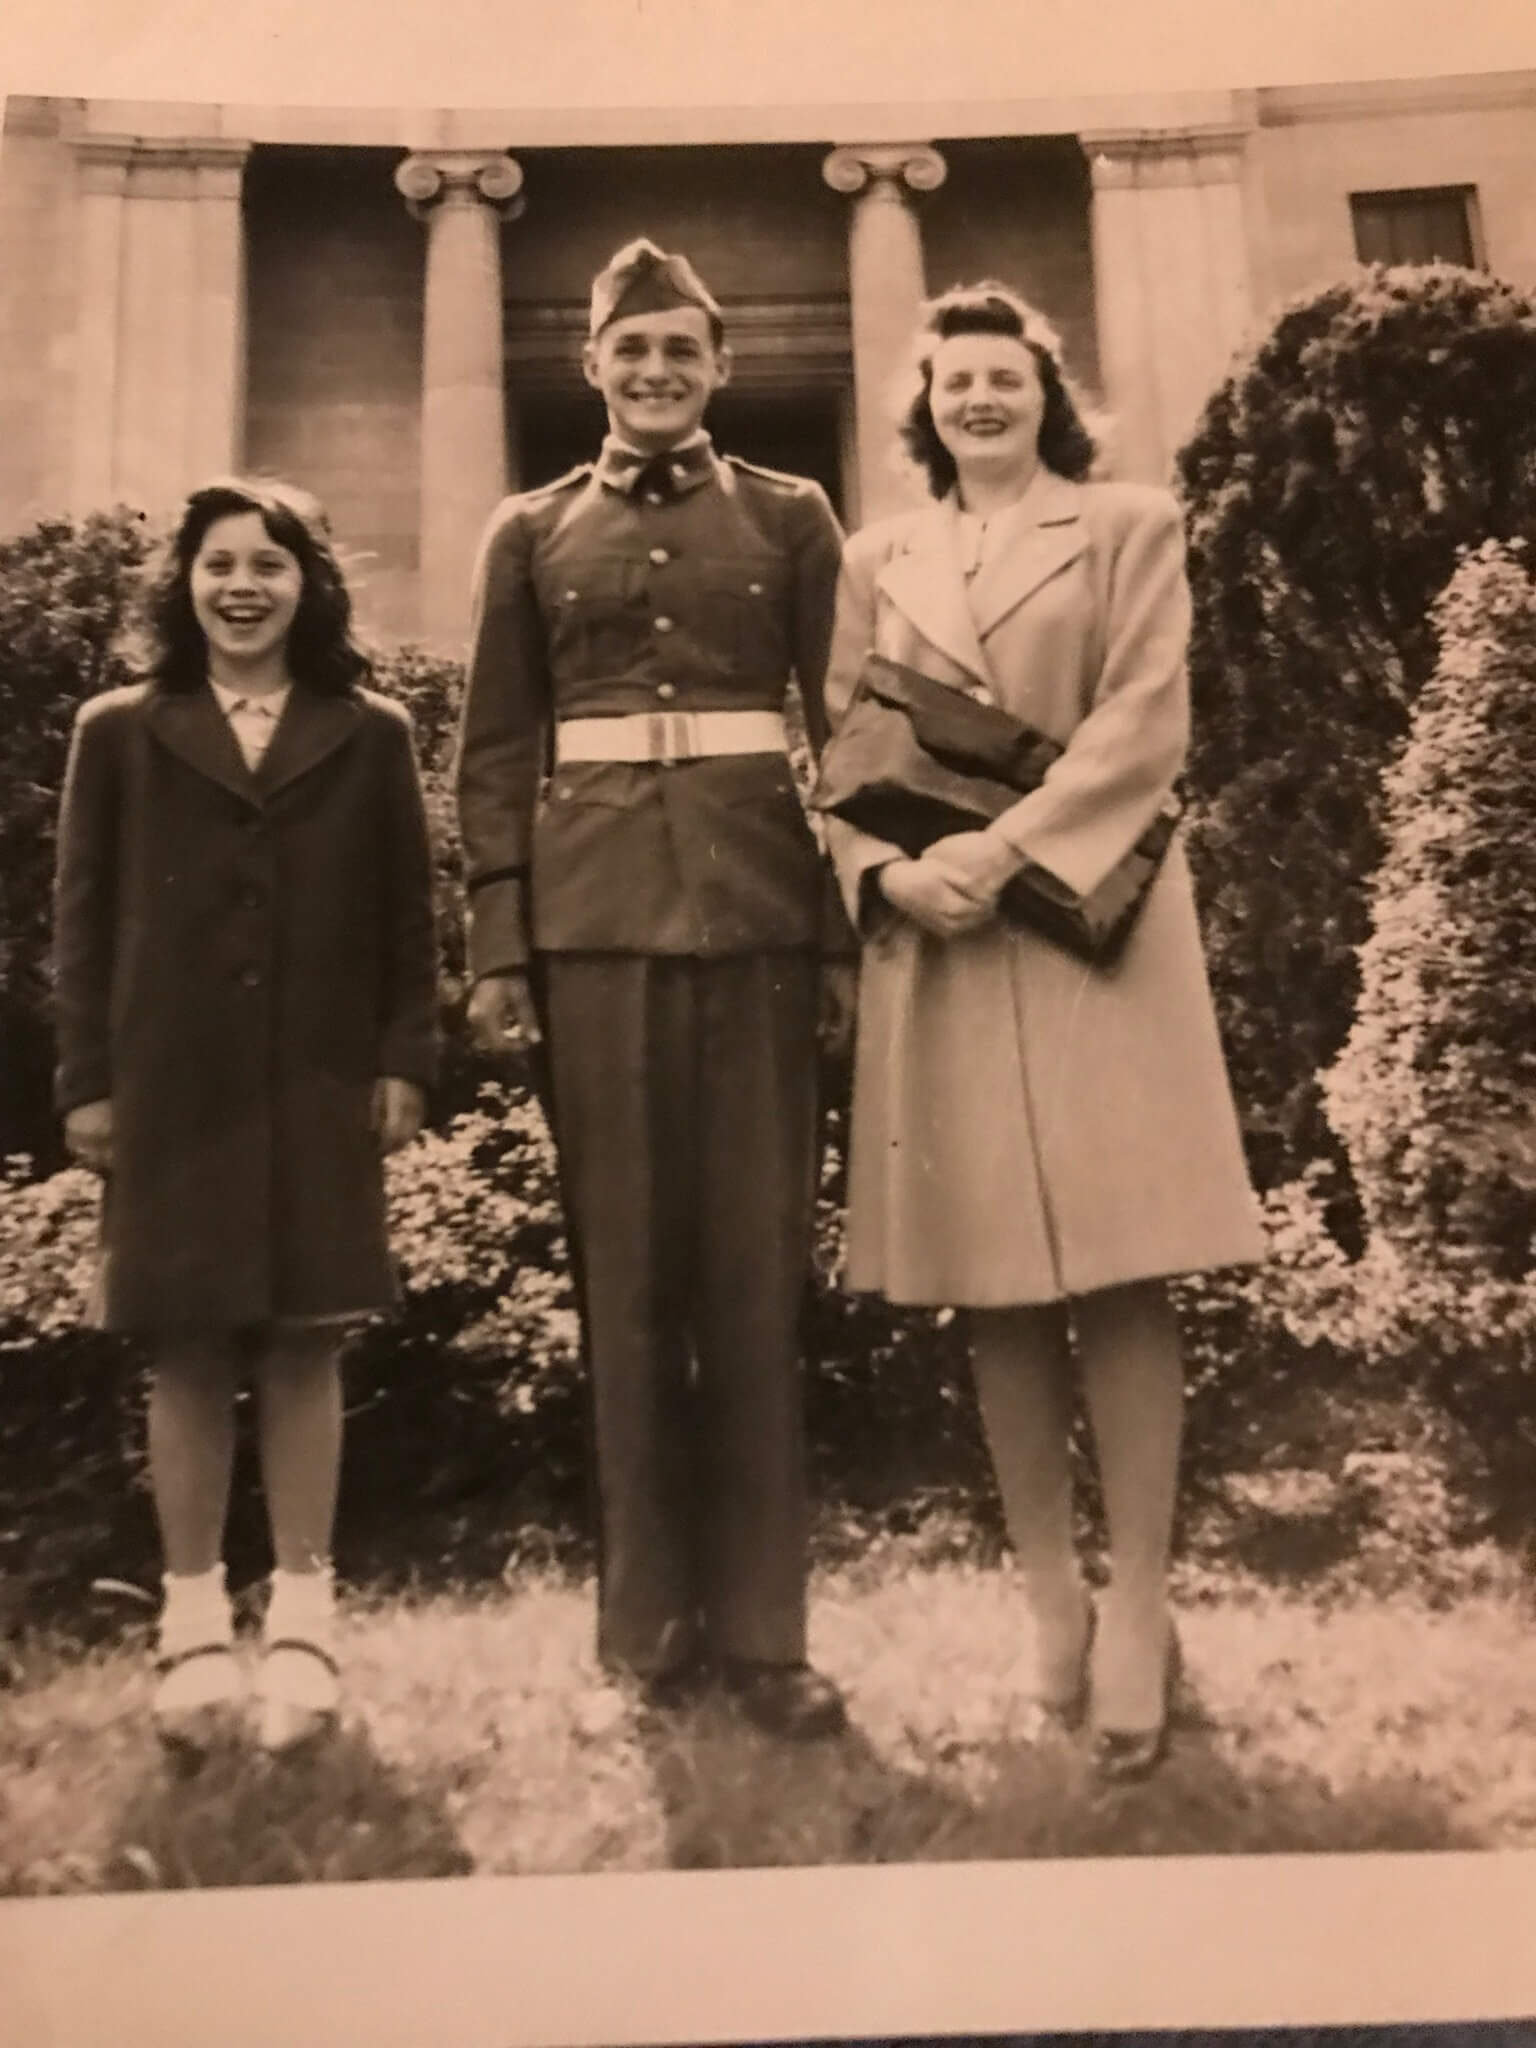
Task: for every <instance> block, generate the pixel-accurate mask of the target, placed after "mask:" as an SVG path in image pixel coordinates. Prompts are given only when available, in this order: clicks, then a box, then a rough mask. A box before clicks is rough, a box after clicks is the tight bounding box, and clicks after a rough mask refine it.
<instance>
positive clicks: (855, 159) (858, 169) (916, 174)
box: [821, 142, 949, 205]
mask: <svg viewBox="0 0 1536 2048" xmlns="http://www.w3.org/2000/svg"><path fill="white" fill-rule="evenodd" d="M948 172H949V166H948V165H947V164H946V163H945V161H944V159H943V157H942V156H940V154H939V152H938V151H937V150H936V149H935V148H934V147H933V145H932V143H929V142H844V143H839V145H838V147H837V148H836V149H834V150H833V151H832V152H831V153H830V155H828V156H827V157H826V159H825V160H824V162H823V163H822V166H821V175H822V176H823V178H825V179H826V181H827V183H828V184H829V185H830V186H831V187H832V190H833V191H834V192H846V193H849V194H852V193H863V194H864V195H865V197H866V198H869V199H873V200H888V201H894V202H895V203H896V204H898V205H899V204H900V203H901V201H902V197H903V192H902V188H903V186H905V187H906V189H907V190H908V191H911V192H935V191H937V190H938V188H939V186H940V185H942V184H943V182H944V180H945V178H946V176H947V175H948Z"/></svg>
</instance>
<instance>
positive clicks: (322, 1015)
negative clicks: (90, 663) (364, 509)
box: [55, 684, 437, 1330]
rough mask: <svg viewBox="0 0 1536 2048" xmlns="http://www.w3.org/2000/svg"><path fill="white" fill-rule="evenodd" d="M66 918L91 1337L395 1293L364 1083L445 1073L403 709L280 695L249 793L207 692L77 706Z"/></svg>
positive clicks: (311, 1309)
mask: <svg viewBox="0 0 1536 2048" xmlns="http://www.w3.org/2000/svg"><path fill="white" fill-rule="evenodd" d="M55 912H56V920H55V978H56V1005H57V1027H58V1046H59V1064H58V1071H57V1101H58V1105H59V1108H60V1110H61V1111H66V1112H67V1111H68V1110H70V1109H72V1108H74V1107H76V1106H77V1105H79V1104H82V1103H86V1102H93V1101H99V1100H101V1099H103V1098H110V1099H111V1102H112V1105H113V1130H114V1157H113V1168H112V1172H111V1174H110V1176H109V1179H108V1183H107V1193H106V1202H105V1207H104V1221H103V1253H104V1260H103V1275H102V1280H103V1285H102V1289H101V1297H100V1315H101V1320H102V1321H103V1322H104V1323H105V1324H106V1326H107V1327H108V1328H113V1329H149V1330H166V1329H171V1328H177V1327H206V1328H226V1327H239V1326H244V1325H248V1324H256V1323H260V1322H264V1321H266V1320H267V1319H269V1318H271V1317H273V1316H329V1315H341V1314H346V1313H350V1312H364V1311H367V1310H371V1309H376V1308H380V1307H384V1306H386V1305H387V1304H388V1303H389V1302H390V1301H392V1300H393V1299H394V1297H395V1292H396V1287H395V1280H394V1274H393V1270H392V1267H391V1264H390V1259H389V1253H388V1246H387V1242H386V1233H385V1217H384V1189H383V1173H382V1162H381V1156H380V1149H379V1142H378V1138H377V1135H376V1133H375V1131H374V1129H373V1128H372V1122H371V1099H372V1094H373V1084H374V1081H375V1080H376V1079H377V1078H378V1077H379V1076H381V1075H394V1076H398V1077H399V1078H401V1079H404V1080H408V1081H414V1082H416V1083H417V1084H418V1085H420V1086H422V1087H428V1086H430V1084H431V1082H432V1080H433V1078H434V1073H435V1062H436V1055H437V1034H436V965H437V959H436V940H435V928H434V921H433V906H432V863H431V854H430V850H429V842H428V835H427V824H426V817H425V812H424V808H423V803H422V796H421V787H420V782H419V778H418V776H417V771H416V762H415V755H414V751H413V748H412V745H411V734H410V726H409V721H408V719H407V718H406V715H405V713H404V712H403V711H402V710H401V709H400V708H399V707H398V706H396V705H393V704H391V703H389V702H388V701H387V700H386V699H385V698H382V697H379V696H376V695H374V694H373V693H372V692H370V691H366V690H361V689H354V690H349V691H347V692H346V693H345V694H343V695H340V696H322V695H319V694H317V693H315V692H313V691H310V690H306V689H304V688H302V687H298V686H296V687H295V688H294V689H293V690H292V691H291V692H290V693H289V696H288V700H287V703H286V704H285V706H284V708H283V713H282V716H281V718H280V720H279V722H278V727H277V730H276V732H275V734H274V735H273V739H272V742H271V745H270V747H269V748H268V750H267V753H266V755H265V757H264V759H263V761H262V763H261V766H260V768H259V769H258V770H257V771H256V772H255V773H254V774H253V773H251V772H250V771H249V770H248V769H247V768H246V766H245V763H244V761H243V759H242V757H241V754H240V750H239V747H238V745H237V743H236V740H235V738H234V735H233V733H232V732H231V731H230V728H229V725H228V722H227V720H226V719H225V717H224V715H223V713H222V712H221V711H220V709H219V707H218V705H217V703H216V701H215V699H214V696H213V693H212V691H211V690H209V689H208V688H207V687H206V686H204V687H202V688H200V689H197V690H195V691H191V692H171V691H168V690H165V689H162V688H160V687H159V686H157V685H153V684H149V685H139V686H137V687H134V688H130V689H124V690H114V691H111V692H109V693H107V694H105V695H103V696H101V697H98V698H94V699H92V700H91V701H90V702H89V703H87V704H86V705H85V706H83V708H82V709H81V711H80V714H79V717H78V719H77V721H76V726H75V732H74V738H73V743H72V747H71V752H70V760H69V768H68V772H67V775H66V779H65V789H64V801H63V808H62V812H61V816H60V824H59V861H58V875H57V885H56V901H55Z"/></svg>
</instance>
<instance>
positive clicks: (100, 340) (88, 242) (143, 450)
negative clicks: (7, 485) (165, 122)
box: [70, 135, 250, 514]
mask: <svg viewBox="0 0 1536 2048" xmlns="http://www.w3.org/2000/svg"><path fill="white" fill-rule="evenodd" d="M249 153H250V145H249V144H248V143H244V142H231V141H228V140H226V139H224V138H210V139H207V140H200V139H197V138H188V139H177V140H174V141H171V140H167V141H156V142H143V141H137V140H135V139H133V138H131V137H127V136H120V135H84V136H81V137H80V138H79V139H78V140H77V142H76V144H75V154H76V163H77V167H78V176H79V192H80V242H79V251H80V253H79V267H78V271H77V279H78V299H77V313H76V324H75V347H74V382H75V409H74V423H73V447H72V453H71V463H70V497H71V502H72V504H73V506H74V508H75V510H76V511H77V512H86V511H89V510H91V509H92V508H94V507H98V506H102V505H108V504H111V503H113V502H114V501H115V500H122V501H124V502H126V503H128V504H131V505H135V506H138V507H139V508H140V509H141V510H143V511H146V512H150V513H154V514H162V513H164V512H166V511H168V510H169V509H170V508H171V507H172V506H173V505H174V504H175V502H176V500H177V499H178V498H180V497H181V496H182V494H183V493H184V492H185V491H187V490H188V489H189V488H190V487H191V486H192V485H193V484H195V483H197V482H199V481H200V480H201V479H202V478H204V477H206V476H209V475H211V474H213V473H214V472H216V471H219V470H229V469H233V468H235V467H236V466H237V464H238V462H239V460H240V454H241V439H242V431H243V424H244V412H245V243H244V233H243V228H242V222H241V213H240V189H241V182H242V178H243V175H244V167H245V161H246V158H247V156H248V155H249Z"/></svg>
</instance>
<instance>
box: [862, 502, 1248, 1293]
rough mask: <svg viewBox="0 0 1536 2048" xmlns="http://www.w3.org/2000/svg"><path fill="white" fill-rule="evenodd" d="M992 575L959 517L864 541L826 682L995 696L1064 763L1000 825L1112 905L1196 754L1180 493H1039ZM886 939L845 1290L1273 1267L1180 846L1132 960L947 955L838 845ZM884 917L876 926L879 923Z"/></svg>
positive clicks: (988, 943) (865, 1027) (1028, 851)
mask: <svg viewBox="0 0 1536 2048" xmlns="http://www.w3.org/2000/svg"><path fill="white" fill-rule="evenodd" d="M989 542H990V545H989V548H988V551H987V554H986V557H985V559H984V562H983V566H982V567H981V568H980V569H979V571H978V572H977V573H976V574H975V575H974V576H973V577H970V578H968V577H967V575H966V567H965V540H964V536H963V534H962V528H961V520H960V517H959V515H958V512H957V509H956V506H955V503H954V500H953V497H951V498H950V499H947V500H945V501H944V502H943V503H940V504H936V505H933V506H931V507H926V508H924V509H922V510H920V511H915V512H910V513H901V514H898V515H896V516H895V517H894V518H891V519H887V520H883V521H881V522H879V523H878V524H875V525H873V526H870V527H867V528H865V529H864V530H863V531H861V532H859V533H857V534H855V535H854V537H853V538H852V539H851V540H850V541H849V542H848V544H847V547H846V549H845V553H844V564H843V573H842V579H841V583H840V587H839V595H838V608H837V625H836V631H835V635H834V644H833V652H832V660H831V666H830V670H829V673H828V678H827V702H828V707H829V710H830V711H831V714H832V717H833V719H834V722H835V721H836V719H837V717H838V716H839V715H840V713H841V711H842V710H843V709H844V708H846V706H847V703H848V701H849V699H850V697H851V695H852V692H853V688H854V684H855V681H856V679H857V676H858V671H859V668H860V665H861V663H862V661H863V659H864V656H865V653H866V652H867V651H868V650H869V649H870V648H874V649H876V650H878V651H879V652H880V653H882V654H886V655H889V656H890V657H892V658H893V659H895V660H897V661H901V662H904V663H907V664H908V665H910V666H911V667H913V668H917V669H921V670H923V671H924V672H926V673H927V674H929V675H931V676H934V677H936V678H938V679H939V680H941V681H944V682H948V683H951V684H953V685H955V686H957V687H960V688H962V689H974V688H975V687H976V686H977V685H982V686H984V687H985V689H986V690H987V691H988V692H989V693H990V694H991V696H992V697H993V698H994V699H995V700H996V701H997V702H998V703H1000V704H1002V705H1003V706H1004V707H1005V708H1006V709H1008V710H1009V711H1012V712H1014V713H1015V714H1016V715H1018V716H1020V717H1022V718H1025V719H1027V720H1029V721H1030V722H1031V723H1032V724H1034V725H1036V726H1039V727H1041V728H1042V729H1043V730H1045V731H1046V732H1049V733H1050V734H1051V735H1052V736H1053V737H1054V738H1056V739H1058V740H1060V741H1062V742H1063V743H1065V744H1066V752H1065V753H1064V754H1063V755H1062V756H1061V758H1060V760H1059V761H1058V762H1057V763H1056V764H1055V766H1054V767H1053V768H1052V769H1051V771H1050V773H1049V775H1048V776H1047V778H1046V781H1045V782H1044V783H1043V784H1042V786H1041V787H1040V788H1039V789H1037V790H1035V791H1033V792H1032V793H1031V794H1030V795H1028V796H1026V797H1023V798H1021V799H1020V801H1019V803H1018V804H1017V805H1016V806H1015V807H1014V808H1013V810H1011V811H1010V812H1008V813H1007V814H1006V815H1005V817H1004V818H1003V819H1002V820H1001V821H1000V826H999V829H1001V830H1002V831H1003V833H1004V834H1005V836H1006V837H1007V838H1008V839H1009V840H1010V841H1011V842H1012V844H1013V845H1014V846H1015V847H1016V848H1017V849H1018V850H1019V851H1020V852H1021V853H1022V854H1024V855H1026V856H1027V857H1028V859H1030V860H1031V861H1034V862H1035V863H1037V864H1038V865H1039V866H1041V867H1044V868H1046V869H1049V870H1050V871H1051V872H1052V873H1053V874H1054V875H1056V876H1058V877H1059V878H1060V879H1061V880H1063V881H1065V882H1067V883H1068V884H1069V885H1070V886H1072V887H1073V888H1074V889H1076V890H1078V891H1079V892H1081V893H1083V894H1087V893H1088V892H1090V891H1091V890H1092V889H1093V888H1094V887H1095V886H1096V885H1097V883H1098V882H1099V881H1100V880H1101V879H1102V878H1103V877H1104V876H1105V875H1106V874H1107V873H1108V872H1109V870H1110V869H1111V868H1112V867H1113V866H1114V865H1115V863H1116V862H1117V861H1118V860H1119V859H1120V857H1121V856H1122V855H1123V854H1124V853H1125V852H1127V851H1128V850H1129V848H1130V847H1131V846H1132V845H1133V844H1134V843H1135V841H1136V840H1137V838H1138V837H1139V836H1140V834H1141V833H1142V831H1143V830H1144V829H1145V827H1146V826H1147V825H1148V824H1149V823H1150V821H1151V819H1152V817H1153V815H1154V814H1155V812H1156V811H1157V809H1158V807H1159V805H1160V804H1161V802H1162V800H1163V798H1164V797H1165V795H1166V794H1167V792H1168V791H1169V790H1170V788H1171V787H1172V785H1173V783H1174V780H1175V778H1176V776H1177V775H1178V772H1179V769H1180V767H1181V765H1182V763H1183V759H1184V753H1185V748H1186V745H1187V741H1188V730H1189V709H1188V689H1187V682H1186V675H1185V652H1186V645H1187V640H1188V631H1189V592H1188V585H1187V582H1186V579H1185V572H1184V536H1183V529H1182V525H1181V522H1180V517H1179V512H1178V507H1177V505H1176V504H1175V502H1174V500H1173V499H1172V498H1171V497H1170V496H1169V495H1168V494H1167V493H1166V492H1163V491H1159V490H1155V489H1152V488H1149V487H1146V486H1141V485H1133V484H1120V483H1103V484H1094V483H1084V484H1077V483H1069V482H1067V481H1065V480H1064V479H1062V478H1060V477H1058V476H1055V475H1053V474H1052V473H1050V472H1048V471H1044V470H1042V471H1041V472H1039V473H1038V474H1037V476H1036V478H1035V479H1034V481H1033V482H1032V483H1031V485H1030V486H1029V488H1028V490H1027V491H1026V493H1025V494H1024V496H1023V498H1022V499H1021V500H1020V501H1019V502H1018V504H1017V505H1016V506H1014V507H1012V508H1010V509H1009V511H1008V512H1006V513H1005V514H1003V515H1001V516H1000V518H999V520H997V521H994V522H993V525H992V530H991V532H990V534H989ZM829 836H830V839H831V844H832V852H833V856H834V859H835V860H836V863H837V867H838V875H839V881H840V883H841V885H842V888H843V891H844V897H845V900H846V902H847V904H848V908H849V913H850V915H851V916H853V917H854V918H855V920H856V921H858V922H859V923H860V928H861V930H862V931H863V932H864V933H865V934H866V944H865V948H864V954H863V970H862V977H861V989H860V1018H859V1038H858V1056H857V1066H856V1078H855V1087H854V1109H853V1128H852V1139H851V1157H850V1181H849V1242H848V1281H849V1284H850V1285H851V1286H852V1287H854V1288H856V1289H862V1290H873V1291H877V1292H880V1293H883V1294H885V1295H887V1296H888V1297H889V1298H890V1299H892V1300H894V1301H900V1302H929V1303H944V1304H953V1305H956V1306H971V1307H996V1306H1004V1305H1009V1304H1023V1303H1031V1302H1044V1301H1052V1300H1058V1299H1061V1298H1064V1297H1069V1296H1072V1295H1078V1294H1084V1293H1088V1292H1091V1291H1093V1290H1095V1289H1098V1288H1103V1287H1107V1286H1113V1285H1117V1284H1120V1283H1123V1282H1126V1281H1131V1280H1137V1279H1145V1278H1151V1277H1153V1276H1158V1275H1173V1274H1178V1273H1187V1272H1192V1271H1196V1270H1200V1269H1204V1268H1208V1267H1215V1266H1223V1265H1229V1264H1242V1263H1246V1262H1249V1261H1252V1260H1255V1259H1257V1258H1259V1257H1261V1256H1262V1254H1263V1240H1262V1236H1261V1233H1260V1229H1259V1224H1258V1218H1257V1210H1256V1204H1255V1202H1254V1199H1253V1195H1252V1192H1251V1189H1250V1186H1249V1182H1248V1176H1247V1171H1246V1168H1245V1164H1244V1159H1243V1153H1242V1147H1241V1143H1240V1140H1239V1134H1238V1126H1237V1119H1236V1115H1235V1112H1234V1109H1233V1104H1232V1097H1231V1093H1230V1089H1229V1086H1228V1082H1227V1076H1226V1070H1225V1065H1224V1062H1223V1057H1222V1052H1221V1047H1220V1043H1219V1040H1218V1037H1217V1031H1216V1023H1215V1017H1214V1013H1213V1010H1212V1006H1211V998H1210V991H1209V986H1208V983H1207V979H1206V972H1205V963H1204V958H1203V955H1202V952H1201V946H1200V937H1199V931H1198V927H1197V924H1196V917H1195V906H1194V897H1193V891H1192V888H1191V884H1190V877H1189V870H1188V866H1187V863H1186V860H1185V856H1184V852H1183V848H1182V846H1181V844H1180V843H1179V841H1178V840H1177V839H1176V840H1175V842H1174V845H1173V847H1172V849H1171V850H1170V853H1169V856H1168V858H1167V860H1166V862H1165V864H1164V866H1163V869H1162V871H1161V873H1160V874H1159V876H1158V878H1157V880H1156V881H1155V882H1154V884H1153V886H1152V889H1151V891H1150V893H1149V896H1148V899H1147V901H1146V904H1145V906H1144V908H1143V912H1142V915H1141V919H1140V921H1139V923H1138V925H1137V926H1136V929H1135V930H1134V932H1133V933H1132V935H1131V938H1130V941H1129V943H1128V945H1127V946H1126V949H1125V951H1124V953H1123V955H1122V956H1121V958H1120V960H1119V962H1118V963H1117V964H1116V965H1115V966H1113V967H1111V968H1108V969H1103V968H1097V967H1091V966H1087V965H1085V964H1084V963H1083V962H1081V961H1080V960H1077V959H1075V958H1073V957H1071V956H1070V955H1068V954H1067V953H1065V952H1063V951H1060V950H1059V949H1057V948H1056V947H1055V946H1053V945H1052V944H1051V943H1050V942H1049V941H1048V940H1045V939H1043V938H1037V937H1035V936H1034V935H1033V934H1031V933H1028V932H1023V931H1017V930H1014V929H1004V928H1003V927H1001V926H1000V925H998V924H995V923H994V924H993V925H991V926H988V927H986V928H985V929H983V930H982V931H980V932H978V933H975V934H972V935H970V936H968V937H965V938H962V939H957V940H950V941H944V940H940V939H935V938H931V937H929V936H927V935H926V934H924V933H922V932H920V931H919V930H918V928H917V927H916V926H915V925H914V924H912V923H911V922H910V921H909V920H907V919H904V918H899V917H897V916H895V915H894V914H892V913H889V911H888V910H886V911H881V910H879V909H877V910H876V911H875V912H874V914H873V915H872V916H871V915H870V914H869V909H870V905H869V896H870V892H869V891H866V890H864V889H863V888H862V878H863V877H864V875H865V874H866V872H867V871H868V870H870V869H872V868H875V867H878V866H879V865H880V863H881V862H883V861H884V860H887V859H889V858H890V857H891V855H892V854H893V853H894V852H895V849H894V848H892V847H889V846H886V845H884V844H882V843H881V842H880V841H878V840H874V839H871V838H870V837H869V836H868V835H866V834H863V833H860V832H857V831H855V830H853V829H852V828H850V827H848V826H845V825H842V824H841V823H839V822H838V821H836V820H832V821H830V827H829ZM861 910H862V911H863V912H864V913H865V914H864V915H863V916H862V918H861V915H860V913H861Z"/></svg>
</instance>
